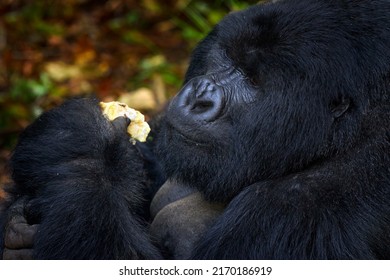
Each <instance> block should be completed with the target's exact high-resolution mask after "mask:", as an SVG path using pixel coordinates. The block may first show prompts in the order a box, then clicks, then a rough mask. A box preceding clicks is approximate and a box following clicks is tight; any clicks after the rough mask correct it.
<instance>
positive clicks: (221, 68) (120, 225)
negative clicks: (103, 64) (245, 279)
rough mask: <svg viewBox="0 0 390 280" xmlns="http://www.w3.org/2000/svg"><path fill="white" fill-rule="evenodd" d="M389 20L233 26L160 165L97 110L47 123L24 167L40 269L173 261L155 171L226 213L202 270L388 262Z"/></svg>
mask: <svg viewBox="0 0 390 280" xmlns="http://www.w3.org/2000/svg"><path fill="white" fill-rule="evenodd" d="M389 15H390V2H389V1H386V0H374V1H365V0H345V1H336V0H334V1H333V0H290V1H279V2H277V3H274V4H266V5H258V6H253V7H251V8H249V9H247V10H244V11H241V12H236V13H232V14H230V15H228V16H227V17H226V18H225V19H224V20H222V21H221V22H220V23H219V24H218V25H217V26H216V27H215V29H214V30H213V31H212V32H211V33H210V34H209V35H208V36H207V37H206V39H205V40H204V41H203V42H201V43H200V44H199V46H198V47H197V48H196V49H195V51H194V53H193V56H192V60H191V63H190V67H189V69H188V72H187V74H186V85H185V86H184V87H183V89H182V91H181V92H180V93H179V94H178V95H177V97H175V98H174V99H173V100H172V102H171V103H170V105H169V107H168V108H167V110H166V111H165V112H164V114H163V115H162V117H161V119H160V120H159V121H158V125H157V127H156V128H155V130H154V131H155V133H156V135H154V140H155V142H156V147H154V149H155V151H156V154H157V156H158V158H159V160H160V163H156V164H154V163H153V162H152V160H151V159H153V156H151V155H150V154H149V152H147V153H145V151H146V150H144V149H142V150H143V152H144V154H145V155H146V160H147V163H148V164H147V165H145V164H144V163H143V161H144V160H145V158H144V159H142V157H140V155H139V154H138V153H137V150H136V149H135V147H134V146H132V145H131V144H129V142H128V140H127V136H126V135H125V134H124V132H121V131H122V130H121V129H114V128H113V126H112V125H111V124H110V123H109V122H108V121H106V120H105V119H104V118H103V117H102V116H101V113H100V111H99V110H98V107H97V105H96V102H93V101H92V102H91V101H88V100H76V101H70V102H68V103H65V104H64V105H63V106H61V107H60V108H57V109H55V110H53V111H51V112H49V113H46V114H44V115H43V116H42V117H41V118H39V119H38V120H37V121H36V122H35V123H34V124H32V125H31V126H30V127H29V128H28V129H27V130H26V131H25V132H24V133H23V135H22V136H21V138H20V141H19V145H18V147H17V148H16V150H15V153H14V155H13V158H12V167H13V178H14V181H15V186H16V190H17V191H16V192H17V193H18V195H19V196H30V197H32V198H33V200H32V201H31V202H30V204H29V206H28V207H27V209H38V211H37V213H38V214H35V215H33V216H38V220H40V222H41V226H40V228H41V232H40V234H39V235H38V236H37V240H36V248H35V252H36V257H37V258H159V257H161V255H160V254H159V253H158V252H157V251H156V250H155V247H154V246H153V244H152V243H151V241H150V238H149V237H148V234H147V230H146V228H147V225H146V222H145V221H146V220H147V214H145V211H144V210H143V209H144V201H143V199H145V198H147V195H148V191H147V190H146V189H147V186H148V185H149V182H148V181H147V180H148V179H147V176H146V175H145V173H144V172H146V171H147V170H145V168H150V167H151V166H152V167H153V168H154V169H158V170H159V166H160V165H159V164H162V166H163V169H164V172H165V174H164V175H162V176H157V177H154V178H156V179H157V180H161V178H165V177H164V176H167V178H170V179H171V180H176V181H178V182H180V183H182V184H183V185H187V186H188V185H189V186H194V187H197V188H198V190H199V191H200V192H201V193H202V194H203V195H204V197H205V199H207V200H209V201H211V202H215V201H221V202H224V203H226V204H227V208H226V209H225V211H224V212H223V213H222V215H221V216H220V217H219V218H218V219H217V221H216V222H215V223H214V224H213V226H211V227H210V228H209V229H208V230H207V232H206V233H205V234H204V235H203V237H202V238H201V240H199V242H197V244H196V247H195V249H194V250H193V253H192V257H193V258H195V259H390V171H389V166H390V130H389V127H390V99H389V97H390V95H389V94H390V17H389ZM221 104H222V106H220V105H221ZM210 116H212V118H211V117H210ZM119 127H120V124H119ZM123 131H124V130H123ZM144 148H145V146H144ZM14 191H15V190H14ZM172 215H173V214H172ZM39 216H40V217H39ZM145 217H146V218H145ZM174 218H175V217H172V219H174ZM189 222H191V221H189Z"/></svg>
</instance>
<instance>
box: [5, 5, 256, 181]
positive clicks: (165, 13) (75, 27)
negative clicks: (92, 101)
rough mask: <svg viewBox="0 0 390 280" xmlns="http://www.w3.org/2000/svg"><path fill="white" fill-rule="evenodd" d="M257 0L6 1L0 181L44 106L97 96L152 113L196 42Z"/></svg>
mask: <svg viewBox="0 0 390 280" xmlns="http://www.w3.org/2000/svg"><path fill="white" fill-rule="evenodd" d="M256 2H259V1H240V0H237V1H235V0H228V1H195V0H194V1H191V0H179V1H171V0H164V1H163V0H137V1H135V0H134V1H133V0H107V1H96V0H65V1H53V0H34V1H31V0H1V1H0V185H2V184H3V183H4V182H6V181H8V176H7V170H6V162H7V160H8V157H9V155H10V152H11V151H12V148H13V147H14V145H15V142H16V139H17V135H18V134H19V133H20V132H21V131H22V130H23V128H25V127H26V125H28V124H29V123H30V122H31V121H33V120H34V119H35V118H36V117H37V116H39V115H40V114H41V113H42V112H43V111H45V110H48V109H50V108H52V107H53V106H56V105H58V104H60V103H62V102H63V101H64V100H65V99H68V98H71V97H75V96H91V95H95V96H97V97H98V98H99V99H101V100H104V101H109V100H120V101H122V102H126V103H128V104H129V105H130V106H131V107H134V108H136V109H138V110H140V111H142V112H143V113H144V114H146V117H147V118H148V117H150V116H152V115H153V112H156V111H158V110H159V109H160V108H161V107H162V106H163V105H164V104H165V103H166V101H167V99H169V98H170V97H171V96H172V95H174V94H175V93H176V92H177V91H178V89H179V88H180V86H181V83H182V80H183V77H184V73H185V71H186V68H187V64H188V59H189V55H190V52H191V50H192V49H193V47H194V46H195V45H196V43H197V42H199V41H200V40H201V39H202V38H203V37H204V36H205V35H206V34H207V33H208V32H209V31H210V29H211V28H212V27H213V26H214V25H215V24H216V23H217V22H218V21H219V20H220V19H221V18H222V17H223V16H224V15H226V14H227V13H229V12H231V11H235V10H240V9H244V8H246V7H248V6H249V5H252V4H254V3H256Z"/></svg>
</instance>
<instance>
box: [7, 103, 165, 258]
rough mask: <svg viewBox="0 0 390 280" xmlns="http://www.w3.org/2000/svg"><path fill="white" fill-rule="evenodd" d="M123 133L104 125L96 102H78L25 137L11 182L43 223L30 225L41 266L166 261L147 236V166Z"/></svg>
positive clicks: (45, 117) (50, 116) (49, 115)
mask: <svg viewBox="0 0 390 280" xmlns="http://www.w3.org/2000/svg"><path fill="white" fill-rule="evenodd" d="M119 121H121V120H119ZM121 125H122V124H120V123H119V126H121ZM125 127H126V124H123V125H122V127H119V128H115V126H114V125H112V124H111V123H110V122H109V121H108V120H106V119H105V118H104V117H103V115H102V113H101V109H100V108H99V105H98V103H97V101H95V100H88V99H78V100H72V101H69V102H66V103H65V104H63V105H62V106H60V107H58V108H56V109H54V110H52V111H49V112H47V113H45V114H43V115H42V116H41V117H40V118H38V119H37V120H36V121H35V122H34V123H33V124H32V125H30V126H29V127H28V128H27V129H26V130H25V131H24V132H23V134H22V135H21V136H20V139H19V144H18V145H17V147H16V149H15V151H14V154H13V156H12V159H11V168H12V170H13V173H12V178H13V180H14V182H15V188H14V192H17V195H18V197H19V196H29V197H30V198H31V199H32V201H31V202H30V204H29V206H28V209H32V210H33V211H34V212H35V213H38V215H39V217H30V219H29V220H30V221H31V220H32V219H34V220H35V222H39V223H40V224H41V225H40V230H39V233H38V234H37V236H36V240H35V244H34V253H35V256H34V257H35V258H37V259H42V258H43V259H63V258H65V259H151V258H160V254H159V252H158V251H157V250H156V249H155V247H154V246H153V245H152V244H151V241H150V240H149V237H148V234H147V233H146V231H145V223H146V221H145V220H144V219H143V216H144V212H143V209H144V207H143V204H144V203H145V201H144V196H145V195H146V192H145V189H146V188H145V184H146V182H145V178H146V177H145V171H144V166H143V160H142V158H141V156H140V155H139V153H138V151H137V150H136V148H135V146H133V145H132V144H131V143H130V142H129V137H128V136H127V134H126V129H125ZM30 212H31V211H30ZM33 216H36V215H33Z"/></svg>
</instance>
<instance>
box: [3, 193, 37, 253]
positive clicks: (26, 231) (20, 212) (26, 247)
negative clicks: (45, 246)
mask: <svg viewBox="0 0 390 280" xmlns="http://www.w3.org/2000/svg"><path fill="white" fill-rule="evenodd" d="M37 229H38V224H32V225H31V224H29V223H28V222H27V219H26V216H25V199H19V200H17V201H16V202H15V203H13V204H12V205H11V207H10V208H9V212H8V219H7V221H6V225H5V233H4V248H3V249H4V251H3V259H4V260H12V259H20V260H27V259H32V257H33V249H32V247H33V244H34V237H35V234H36V232H37Z"/></svg>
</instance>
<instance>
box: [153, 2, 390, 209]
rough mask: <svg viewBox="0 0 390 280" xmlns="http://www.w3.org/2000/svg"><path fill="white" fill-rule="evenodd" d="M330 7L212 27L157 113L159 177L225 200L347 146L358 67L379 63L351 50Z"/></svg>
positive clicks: (357, 116)
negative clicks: (162, 114)
mask: <svg viewBox="0 0 390 280" xmlns="http://www.w3.org/2000/svg"><path fill="white" fill-rule="evenodd" d="M331 5H341V4H337V3H336V4H335V3H329V1H324V3H322V2H319V3H318V2H316V5H315V6H307V5H306V4H305V5H303V4H300V1H286V2H281V3H280V4H279V5H277V6H276V5H262V6H254V7H251V8H249V9H247V10H244V11H242V12H236V13H232V14H230V15H228V16H227V17H226V18H225V19H224V20H222V22H220V24H218V25H217V26H216V27H215V28H214V30H213V31H212V32H211V33H210V34H209V35H208V36H207V37H206V38H205V40H204V41H202V42H201V43H200V44H199V45H198V47H197V48H196V49H195V51H194V53H193V56H192V60H191V63H190V66H189V69H188V72H187V75H186V84H185V86H184V87H183V89H182V90H181V91H180V92H179V93H178V94H177V96H176V97H175V98H174V99H173V100H172V101H171V103H170V105H169V107H168V110H167V112H166V115H165V120H164V127H163V129H162V131H161V135H160V137H161V138H160V139H159V141H158V142H159V145H160V146H159V148H158V150H159V151H160V157H161V158H162V161H161V162H164V163H165V166H164V167H165V170H166V172H167V175H168V176H169V177H171V178H174V179H176V180H179V181H182V182H185V183H189V184H191V185H195V186H196V187H197V188H198V189H199V190H201V191H202V192H203V193H204V194H205V196H206V198H208V199H211V200H222V201H226V200H229V199H231V198H232V197H233V196H234V195H236V194H237V193H238V192H239V191H240V190H242V188H243V187H245V186H248V185H250V184H252V183H254V182H258V181H260V180H267V179H275V178H278V177H280V176H283V175H286V174H289V173H291V172H296V171H298V170H302V169H304V168H307V167H308V166H309V165H310V166H313V165H314V164H315V163H316V162H321V161H325V160H327V159H328V158H329V157H331V156H333V155H335V154H340V153H343V152H345V151H346V150H347V149H348V147H350V146H352V145H354V143H355V142H356V139H358V135H357V134H358V131H360V129H359V128H360V126H361V121H362V116H363V113H362V112H364V110H365V108H366V106H367V104H368V97H369V94H370V91H369V90H367V91H366V93H365V94H362V93H361V91H362V90H365V88H366V87H367V85H366V84H365V81H367V77H370V75H371V73H367V72H364V71H362V65H366V66H367V64H370V65H373V63H377V65H378V66H376V67H371V66H370V67H367V68H368V69H373V68H378V70H380V69H379V67H380V65H381V62H379V61H374V59H373V57H374V56H372V57H370V58H364V57H359V56H357V55H356V53H355V52H354V51H356V52H357V51H359V49H357V48H356V47H355V46H354V44H356V42H354V41H353V40H351V39H350V38H355V39H356V32H358V30H355V29H357V28H360V27H355V26H356V25H352V24H350V22H349V21H350V20H353V19H351V17H350V14H349V16H347V15H346V14H345V15H344V14H343V12H342V11H343V9H341V8H340V9H334V7H331ZM291 6H292V7H293V8H292V7H291ZM348 13H351V10H349V11H348ZM335 18H336V19H339V20H335ZM341 26H342V28H340V27H341ZM359 32H360V30H359ZM352 35H353V36H352ZM366 36H367V35H366ZM382 39H383V38H382ZM368 42H370V41H368ZM367 44H368V43H367ZM367 47H370V48H372V51H371V53H372V54H374V53H375V52H376V50H377V49H378V48H377V47H375V40H374V39H373V40H372V42H371V45H370V46H367ZM352 48H354V51H351V49H352ZM357 57H359V58H358V59H357ZM378 57H379V56H378ZM359 60H360V61H359ZM362 60H365V61H362ZM380 71H382V70H380ZM383 71H384V70H383ZM362 73H364V75H365V77H363V76H362Z"/></svg>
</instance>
